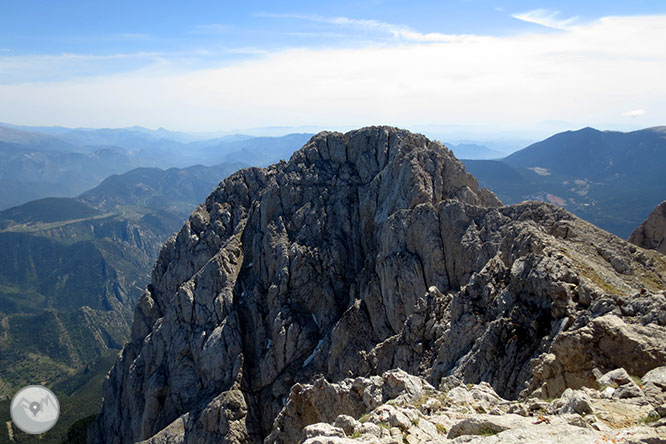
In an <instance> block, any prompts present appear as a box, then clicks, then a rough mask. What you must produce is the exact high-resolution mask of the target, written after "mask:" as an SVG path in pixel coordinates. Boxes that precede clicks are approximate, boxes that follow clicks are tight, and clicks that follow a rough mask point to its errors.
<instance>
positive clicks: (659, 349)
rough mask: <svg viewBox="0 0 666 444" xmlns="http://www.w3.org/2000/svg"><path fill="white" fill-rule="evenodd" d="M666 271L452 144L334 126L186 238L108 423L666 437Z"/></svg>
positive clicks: (198, 434) (144, 430)
mask: <svg viewBox="0 0 666 444" xmlns="http://www.w3.org/2000/svg"><path fill="white" fill-rule="evenodd" d="M665 289H666V257H664V256H663V255H661V254H659V253H657V252H656V251H652V250H643V249H641V248H640V247H637V246H635V245H633V244H630V243H628V242H625V241H623V240H621V239H619V238H618V237H616V236H614V235H611V234H609V233H607V232H605V231H603V230H601V229H599V228H597V227H595V226H593V225H591V224H589V223H587V222H584V221H582V220H580V219H578V218H576V217H575V216H573V215H571V214H570V213H568V212H567V211H565V210H563V209H561V208H558V207H555V206H553V205H550V204H546V203H538V202H526V203H521V204H518V205H512V206H503V205H502V203H501V202H500V201H499V200H498V199H497V198H496V197H495V195H494V194H493V193H491V192H490V191H488V190H486V189H479V188H478V185H477V181H476V180H475V179H474V178H473V177H472V176H471V175H469V174H467V173H466V172H465V168H464V166H463V165H462V164H461V163H460V162H459V161H458V160H457V159H456V158H455V157H454V156H453V154H452V153H451V152H450V151H449V150H448V149H447V148H446V147H445V146H444V145H442V144H441V143H439V142H435V141H430V140H428V139H427V138H425V137H424V136H422V135H417V134H412V133H410V132H408V131H404V130H399V129H395V128H389V127H372V128H364V129H361V130H357V131H351V132H349V133H346V134H340V133H329V132H323V133H320V134H318V135H316V136H315V137H313V138H312V139H311V140H310V141H309V142H308V143H307V144H306V145H305V146H304V147H303V148H301V149H300V150H299V151H297V152H296V153H295V154H294V155H293V156H292V157H291V159H290V160H289V162H284V161H283V162H280V163H278V164H276V165H273V166H270V167H268V168H265V169H259V168H250V169H245V170H242V171H239V172H238V173H236V174H234V175H232V176H230V177H229V178H228V179H226V180H224V181H223V182H222V183H221V184H220V185H219V186H218V187H217V188H216V189H215V190H214V191H213V193H212V194H211V195H210V196H209V197H208V198H207V199H206V201H205V203H204V204H202V205H201V206H199V207H198V208H197V210H195V211H194V212H193V213H192V215H191V216H190V218H189V220H188V221H187V222H186V223H185V225H184V226H183V227H182V229H181V230H180V232H179V233H177V235H175V236H174V237H172V238H171V239H170V240H169V241H168V242H167V243H166V245H165V246H164V248H163V249H162V251H161V254H160V257H159V259H158V261H157V264H156V266H155V269H154V271H153V274H152V283H151V285H149V286H148V288H147V289H146V291H145V292H144V294H143V296H142V297H141V299H140V301H139V303H138V305H137V308H136V312H135V316H134V322H133V326H132V339H131V341H130V342H129V343H128V344H127V345H126V346H125V347H124V349H123V351H122V353H121V354H120V356H119V358H118V361H117V362H116V364H115V366H114V368H113V369H112V371H111V372H110V374H109V376H108V379H107V380H106V382H105V385H104V404H103V408H102V413H101V414H100V415H99V416H98V417H97V420H96V421H95V422H94V423H93V425H92V427H91V429H90V432H89V442H90V443H92V444H96V443H109V444H116V443H134V442H138V441H144V442H146V443H153V444H157V443H163V444H166V443H169V444H175V443H218V442H226V443H261V442H264V443H267V444H268V443H276V444H277V443H285V444H287V443H299V442H307V443H308V444H316V443H343V442H354V441H356V440H358V441H359V442H361V441H363V442H398V443H400V442H408V443H411V444H416V443H422V442H424V443H425V442H447V441H448V440H451V441H452V442H476V441H475V440H479V442H488V443H491V442H492V443H495V442H500V441H501V442H503V443H506V442H509V443H511V442H564V441H566V442H567V443H573V442H597V441H595V440H600V441H599V442H602V441H601V440H605V439H608V440H611V439H615V440H616V442H622V441H620V439H625V442H661V441H659V440H661V439H663V437H664V433H666V432H665V430H666V429H665V428H664V421H663V420H662V419H660V418H661V417H662V416H664V414H666V406H664V389H666V381H665V380H664V369H663V368H662V367H663V366H664V365H666V346H665V345H664V344H666V294H665V293H664V291H665ZM650 372H652V373H650ZM609 374H610V376H609ZM613 375H614V376H613ZM625 375H626V376H625ZM640 378H643V379H642V380H641V379H640ZM547 400H550V402H548V401H547ZM627 405H628V406H629V407H627ZM634 407H635V408H634ZM618 430H619V431H618ZM574 431H576V433H574ZM558 433H559V435H558ZM618 433H624V435H622V436H623V437H624V438H622V437H620V436H619V435H618ZM562 434H564V435H562ZM556 436H559V437H558V438H557V439H558V440H559V441H557V440H556V439H555V438H553V437H556ZM549 437H551V438H553V439H550V440H549ZM628 440H634V441H628ZM655 440H656V441H655Z"/></svg>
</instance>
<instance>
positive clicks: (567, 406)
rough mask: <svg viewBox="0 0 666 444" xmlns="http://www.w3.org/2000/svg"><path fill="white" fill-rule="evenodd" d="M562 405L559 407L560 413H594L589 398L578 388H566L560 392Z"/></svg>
mask: <svg viewBox="0 0 666 444" xmlns="http://www.w3.org/2000/svg"><path fill="white" fill-rule="evenodd" d="M562 399H563V400H564V405H563V406H562V408H561V409H560V413H561V414H562V413H578V414H579V415H589V414H592V413H594V410H593V409H592V405H591V404H590V398H589V397H588V396H587V395H586V394H585V393H583V392H581V391H578V390H571V389H567V390H566V391H565V392H564V393H563V394H562Z"/></svg>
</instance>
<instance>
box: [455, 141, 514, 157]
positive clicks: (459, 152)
mask: <svg viewBox="0 0 666 444" xmlns="http://www.w3.org/2000/svg"><path fill="white" fill-rule="evenodd" d="M446 146H447V147H449V148H450V149H451V151H453V154H455V155H456V157H457V158H458V159H500V158H502V157H504V156H505V154H504V153H502V152H501V151H498V150H493V149H491V148H488V147H487V146H485V145H480V144H476V143H459V144H457V145H453V144H448V143H447V144H446Z"/></svg>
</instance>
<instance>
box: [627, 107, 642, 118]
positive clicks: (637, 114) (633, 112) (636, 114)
mask: <svg viewBox="0 0 666 444" xmlns="http://www.w3.org/2000/svg"><path fill="white" fill-rule="evenodd" d="M622 115H623V116H625V117H640V116H643V115H645V110H644V109H632V110H631V111H625V112H623V113H622Z"/></svg>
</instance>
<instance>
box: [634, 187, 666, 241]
mask: <svg viewBox="0 0 666 444" xmlns="http://www.w3.org/2000/svg"><path fill="white" fill-rule="evenodd" d="M629 242H631V243H632V244H636V245H638V246H639V247H643V248H650V249H652V250H657V251H658V252H660V253H663V254H666V200H665V201H663V202H662V203H660V204H659V205H657V208H655V209H654V210H653V211H652V213H650V215H649V216H648V218H647V219H646V220H645V221H644V222H643V223H642V224H640V225H639V226H638V227H636V229H635V230H634V231H633V232H632V233H631V236H630V237H629Z"/></svg>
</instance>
